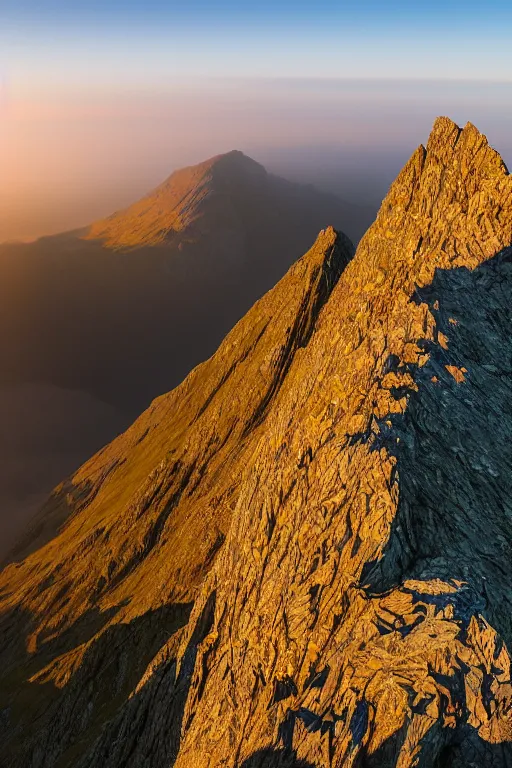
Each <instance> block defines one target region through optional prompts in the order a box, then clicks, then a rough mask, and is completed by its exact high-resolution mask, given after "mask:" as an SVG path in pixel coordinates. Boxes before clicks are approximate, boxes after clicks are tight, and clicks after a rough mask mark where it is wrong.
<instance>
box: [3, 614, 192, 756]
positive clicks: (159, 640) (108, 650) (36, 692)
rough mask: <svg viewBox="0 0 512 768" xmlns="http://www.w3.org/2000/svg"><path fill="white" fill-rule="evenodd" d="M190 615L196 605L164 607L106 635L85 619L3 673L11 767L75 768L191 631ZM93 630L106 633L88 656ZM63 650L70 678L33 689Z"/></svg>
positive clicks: (5, 734) (5, 733)
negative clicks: (167, 648)
mask: <svg viewBox="0 0 512 768" xmlns="http://www.w3.org/2000/svg"><path fill="white" fill-rule="evenodd" d="M190 610H191V604H181V605H180V604H178V605H169V606H164V607H162V608H160V609H158V610H155V611H148V612H147V613H145V614H144V615H142V616H139V617H136V618H135V619H133V620H132V621H130V622H129V623H117V624H113V625H111V626H107V627H106V629H104V630H103V631H102V632H101V625H100V624H99V623H98V621H99V620H100V619H102V615H100V616H98V617H97V619H95V617H94V616H92V617H91V616H87V615H86V616H85V617H84V618H83V619H82V620H81V622H80V626H78V625H77V626H75V627H72V628H71V629H70V630H69V631H68V633H65V634H64V635H63V637H62V638H60V640H59V639H57V640H55V641H53V643H50V644H49V646H50V647H49V648H47V649H45V648H43V650H42V651H41V652H40V653H39V652H38V653H37V654H36V656H35V657H31V656H30V655H28V654H26V656H25V659H24V660H21V661H20V659H19V658H18V660H17V661H16V659H14V660H13V663H12V664H11V665H6V666H4V668H3V669H2V679H1V681H0V692H1V699H2V702H5V708H4V710H3V712H2V717H1V718H0V733H1V738H2V744H3V752H4V756H5V757H6V759H9V761H10V762H9V763H8V764H9V765H10V766H12V768H25V766H26V765H31V766H34V768H53V767H54V766H67V765H73V766H75V765H76V762H77V759H78V758H79V757H80V756H81V755H82V754H84V752H85V751H86V749H87V748H88V746H90V745H91V744H92V743H93V742H94V740H95V739H96V738H97V737H98V735H99V733H100V730H101V728H102V726H103V724H104V723H106V722H107V721H109V720H110V719H111V718H113V717H114V716H115V715H116V714H117V712H118V711H120V709H121V708H122V707H123V706H124V705H125V704H126V702H127V701H128V696H129V694H130V693H131V691H132V690H133V688H134V687H135V686H136V684H137V682H138V681H139V680H140V678H141V676H142V675H143V673H144V671H145V669H146V667H147V665H148V664H149V662H150V661H151V660H152V659H153V658H154V656H155V654H156V653H157V652H158V651H159V649H160V648H161V647H162V646H163V645H164V644H165V643H166V642H167V641H168V640H169V638H172V637H173V636H174V635H175V634H176V633H177V632H178V631H179V630H180V629H181V628H182V627H183V626H185V624H186V623H187V621H188V617H189V615H190ZM94 613H96V614H97V611H96V612H94ZM16 618H17V620H20V621H21V617H19V616H17V617H16ZM107 618H111V616H108V617H107ZM88 621H89V622H90V626H89V624H88V623H87V622H88ZM9 623H10V622H8V621H7V622H6V626H8V625H9ZM12 624H13V625H14V617H12ZM18 626H19V624H18ZM103 626H105V622H103ZM94 630H96V631H98V630H99V631H100V632H101V633H100V634H99V635H98V636H96V637H95V638H94V639H93V640H92V642H91V644H90V645H89V646H88V647H87V648H86V649H85V652H84V653H83V655H82V654H81V653H80V642H83V641H84V637H85V636H86V634H89V637H92V636H93V632H94ZM73 641H74V643H73ZM64 649H66V650H67V652H68V653H69V654H70V655H69V657H68V660H65V661H64V662H63V661H62V660H61V661H60V662H59V669H60V670H66V671H67V670H69V672H68V674H67V677H66V678H64V677H63V675H62V674H61V682H60V683H59V684H58V685H56V684H55V683H54V682H53V679H49V680H48V681H47V682H44V678H43V680H40V681H39V682H38V681H37V680H34V681H33V682H29V678H30V677H31V676H32V675H33V674H35V672H36V671H39V670H41V669H42V668H43V667H44V665H45V664H48V663H49V662H50V660H51V658H55V656H56V655H57V653H58V652H59V656H60V655H61V654H62V653H63V652H65V651H64ZM75 649H76V651H75ZM3 658H5V655H4V654H3ZM35 662H37V664H36V663H35Z"/></svg>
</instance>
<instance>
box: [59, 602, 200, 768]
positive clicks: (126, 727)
mask: <svg viewBox="0 0 512 768" xmlns="http://www.w3.org/2000/svg"><path fill="white" fill-rule="evenodd" d="M214 611H215V593H214V592H213V593H212V594H211V595H210V598H209V599H208V601H207V603H206V605H205V607H204V610H203V612H202V614H201V616H200V618H199V620H198V621H197V623H196V625H195V629H194V632H193V634H192V637H191V639H190V642H189V643H188V645H187V648H186V650H185V652H184V654H183V657H182V659H181V666H180V672H179V674H178V675H177V674H176V671H177V651H178V643H177V642H176V643H175V644H174V647H173V649H172V650H171V651H170V652H169V653H168V654H167V656H164V657H163V658H162V660H161V662H160V663H159V664H158V665H157V666H156V668H155V670H154V671H153V673H152V675H151V676H150V677H149V679H148V681H147V682H146V683H145V685H143V686H142V687H141V688H140V689H139V690H138V691H137V693H136V694H135V695H133V696H132V697H131V698H130V699H128V700H126V701H125V703H124V704H123V706H122V707H120V708H119V710H118V712H117V713H116V715H115V716H114V717H113V718H112V720H110V721H109V722H108V723H106V724H105V725H104V727H103V729H102V732H101V734H100V735H99V737H98V739H97V740H96V742H95V743H94V744H92V745H88V748H87V749H85V748H84V747H83V746H82V749H81V752H80V756H81V759H80V760H79V761H78V762H77V763H76V764H75V763H73V762H69V760H67V761H66V762H64V763H63V766H64V765H70V766H71V765H73V766H74V768H75V765H76V767H77V768H96V766H98V765H101V766H102V768H135V767H136V766H143V765H151V767H152V768H172V766H173V765H174V763H175V761H176V758H177V756H178V751H179V745H180V736H181V730H182V724H183V716H184V711H185V705H186V702H187V697H188V693H189V689H190V685H191V682H192V677H193V673H194V666H195V661H196V655H197V648H198V646H199V644H200V643H201V642H202V641H203V640H204V638H205V637H206V635H207V634H208V633H209V632H210V630H211V627H212V624H213V618H214Z"/></svg>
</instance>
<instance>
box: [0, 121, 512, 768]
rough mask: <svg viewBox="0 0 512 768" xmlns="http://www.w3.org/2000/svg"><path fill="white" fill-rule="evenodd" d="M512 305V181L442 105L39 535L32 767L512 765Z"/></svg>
mask: <svg viewBox="0 0 512 768" xmlns="http://www.w3.org/2000/svg"><path fill="white" fill-rule="evenodd" d="M145 232H147V230H146V229H145ZM109 236H110V235H109ZM145 236H146V235H145ZM511 303H512V177H511V176H510V175H509V174H508V171H507V169H506V167H505V165H504V163H503V162H502V160H501V158H500V156H499V155H498V154H497V153H496V152H495V151H494V150H493V149H491V147H489V145H488V143H487V140H486V138H485V137H484V136H483V135H482V134H480V133H479V132H478V131H477V129H476V128H475V127H474V126H472V125H471V124H468V125H467V126H466V127H465V128H464V129H463V130H461V129H460V128H459V127H458V126H456V125H455V124H454V123H453V122H451V121H450V120H448V119H447V118H440V119H438V120H437V121H436V123H435V125H434V128H433V130H432V133H431V135H430V138H429V141H428V143H427V145H426V146H425V147H424V146H419V147H418V149H417V150H416V151H415V152H414V154H413V155H412V157H411V159H410V160H409V162H408V163H407V164H406V166H405V167H404V169H403V170H402V172H401V173H400V175H399V176H398V178H397V179H396V181H395V182H394V184H393V185H392V187H391V189H390V191H389V193H388V195H387V196H386V198H385V199H384V201H383V203H382V206H381V208H380V210H379V213H378V216H377V219H376V221H375V223H374V224H373V225H372V226H371V228H370V229H369V230H368V232H367V234H366V235H365V236H364V238H363V239H362V241H361V243H360V244H359V247H358V248H357V251H356V253H355V255H354V254H353V249H352V246H351V244H350V242H349V241H348V239H347V238H346V237H344V236H343V235H342V234H339V233H337V232H335V231H334V230H333V229H332V228H327V229H326V230H324V231H322V232H321V233H320V235H319V237H318V239H317V240H316V242H315V245H314V246H313V248H311V249H310V250H309V251H308V252H307V253H306V254H305V255H304V256H303V257H302V258H301V259H299V261H297V263H296V264H294V265H293V266H292V267H291V269H290V270H289V271H288V272H287V274H286V275H285V276H284V277H283V278H282V279H281V281H280V282H279V283H278V284H277V285H276V286H275V287H274V288H273V289H272V290H271V291H269V292H268V293H267V294H266V295H265V296H264V297H263V298H262V299H260V300H259V301H258V302H257V303H256V304H255V305H254V306H253V307H252V308H251V309H250V311H249V312H248V313H247V314H246V315H245V316H244V317H243V318H242V319H241V320H240V322H238V323H237V325H236V326H235V327H234V328H233V329H232V331H231V332H230V333H229V334H228V335H227V336H226V338H225V339H224V341H223V342H222V344H221V345H220V347H219V348H218V350H217V351H216V353H215V354H214V355H213V356H212V357H211V358H209V359H208V360H207V361H206V362H205V363H203V364H202V365H200V366H198V367H197V368H195V369H194V370H193V371H192V372H191V373H190V374H189V375H188V376H187V378H186V379H185V380H184V381H183V383H182V384H181V385H180V386H179V387H177V388H176V389H175V390H173V391H172V392H170V393H169V394H167V395H164V396H162V397H160V398H158V399H157V400H155V401H154V402H153V403H152V405H151V406H150V407H149V408H148V409H147V410H146V411H145V412H144V413H143V414H142V415H141V416H140V417H139V418H138V419H137V421H136V422H135V423H134V424H133V425H132V426H131V427H130V428H129V429H128V430H127V431H126V432H125V433H124V434H123V435H121V436H119V437H118V438H117V439H116V440H115V441H113V442H112V443H111V444H110V445H109V446H107V447H105V448H104V449H103V450H102V451H100V452H99V453H98V454H96V455H95V456H94V457H93V458H92V459H90V461H88V462H87V463H86V464H84V466H83V467H82V468H81V469H79V470H78V471H77V472H76V473H75V474H74V475H73V476H72V477H70V478H68V479H67V480H66V481H65V482H64V483H62V484H61V485H60V486H59V487H57V488H56V489H55V491H54V493H53V495H52V497H51V498H50V499H49V500H48V502H47V503H46V505H45V506H44V507H43V509H42V510H41V512H40V514H39V516H38V518H37V520H36V521H35V524H34V525H33V527H32V528H31V529H30V530H29V531H27V535H26V537H25V539H24V541H23V542H21V544H20V546H19V547H18V549H17V551H16V552H15V553H14V554H13V557H14V559H15V560H16V562H14V563H12V564H11V565H10V566H8V567H7V568H6V569H5V570H4V571H3V572H2V573H1V574H0V617H1V618H0V636H1V638H2V640H1V645H0V697H1V700H2V702H3V704H2V707H3V709H2V712H1V717H0V729H3V730H2V734H1V739H2V749H3V756H4V759H5V760H6V761H7V764H8V765H9V768H26V766H31V767H32V768H54V766H58V768H172V767H174V768H219V767H220V766H223V768H299V767H300V768H334V767H336V768H415V767H416V768H420V767H421V768H445V767H447V766H450V768H469V767H470V766H478V767H479V768H480V767H481V768H508V767H509V766H510V765H512V726H511V712H512V682H511V667H512V659H511V655H510V653H511V651H512V569H511V567H510V556H511V552H512V475H511V472H510V469H511V467H512V441H511V440H510V437H511V433H512V409H511V403H512V377H511V370H512V368H511V366H512V337H511V334H510V306H511Z"/></svg>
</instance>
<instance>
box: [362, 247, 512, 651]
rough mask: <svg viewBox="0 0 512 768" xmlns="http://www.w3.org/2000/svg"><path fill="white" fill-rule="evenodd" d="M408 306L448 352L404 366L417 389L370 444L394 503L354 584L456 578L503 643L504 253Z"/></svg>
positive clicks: (511, 452) (509, 346)
mask: <svg viewBox="0 0 512 768" xmlns="http://www.w3.org/2000/svg"><path fill="white" fill-rule="evenodd" d="M417 300H418V301H422V302H427V303H428V305H429V307H430V310H431V312H432V313H433V315H434V317H435V319H436V325H437V332H440V333H442V334H444V335H445V336H446V337H447V339H448V342H447V348H446V349H445V348H443V346H441V344H439V343H429V342H426V343H425V347H426V349H427V351H428V352H429V353H430V359H429V361H428V362H427V364H426V365H425V366H424V367H422V368H415V369H414V370H413V369H412V367H409V370H410V371H411V373H412V374H413V376H414V378H415V381H416V383H417V384H418V392H412V391H411V392H410V394H409V403H408V407H407V410H406V412H405V414H404V415H403V416H397V415H394V416H391V417H386V418H391V421H392V427H391V428H387V427H386V425H385V423H381V424H380V425H379V426H380V429H381V434H380V435H379V437H378V438H377V445H376V446H375V447H379V448H380V447H381V446H383V445H384V446H385V447H386V448H387V449H388V450H389V452H390V453H393V454H395V455H396V456H397V458H398V477H399V490H400V497H399V505H398V512H397V515H396V518H395V520H394V522H393V526H392V532H391V536H390V539H389V542H388V544H387V547H386V549H385V553H384V557H383V558H382V559H381V560H380V561H379V562H377V563H370V564H368V566H367V568H366V569H365V572H364V574H363V577H362V583H363V584H368V585H369V589H370V590H371V591H372V592H383V591H386V590H387V589H390V588H391V587H393V586H396V585H397V584H401V583H402V582H403V581H404V580H405V579H408V578H409V579H410V578H413V579H425V580H426V579H432V578H436V577H437V578H440V579H460V580H461V581H464V582H467V584H468V587H467V595H466V597H467V600H466V603H467V604H466V605H465V607H464V609H463V610H464V613H465V614H467V616H469V615H471V614H472V613H480V614H482V615H484V616H485V618H486V619H487V620H488V621H489V622H490V623H491V625H492V626H493V627H494V628H495V629H496V630H497V631H498V632H499V633H500V634H501V636H502V637H503V638H504V639H505V641H506V642H507V644H509V645H510V647H512V611H511V610H510V609H511V607H512V606H511V601H512V569H511V568H510V561H511V556H512V472H511V471H510V468H511V467H512V440H511V439H510V437H511V432H512V334H511V333H510V317H511V315H510V306H511V302H512V248H509V249H506V250H505V251H503V252H501V253H500V254H498V255H497V256H495V257H494V258H493V259H491V260H489V261H487V262H485V263H484V264H482V265H481V266H480V267H478V268H477V269H475V270H474V271H469V270H467V269H464V268H459V269H454V270H438V271H437V272H436V275H435V278H434V280H433V282H432V284H431V285H430V286H427V287H426V288H423V289H421V290H420V289H418V291H417ZM440 338H441V341H442V337H440ZM446 366H450V367H451V368H450V370H449V369H448V368H447V367H446ZM383 422H385V420H383ZM397 438H400V441H399V442H398V443H397Z"/></svg>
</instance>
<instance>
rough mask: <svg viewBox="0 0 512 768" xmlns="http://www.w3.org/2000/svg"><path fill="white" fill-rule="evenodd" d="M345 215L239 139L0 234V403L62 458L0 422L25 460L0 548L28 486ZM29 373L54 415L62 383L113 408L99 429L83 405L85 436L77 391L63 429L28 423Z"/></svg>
mask: <svg viewBox="0 0 512 768" xmlns="http://www.w3.org/2000/svg"><path fill="white" fill-rule="evenodd" d="M345 219H346V214H345V208H344V205H343V204H342V203H340V202H339V201H338V200H337V199H336V198H335V197H333V196H331V195H324V194H322V193H320V192H318V191H316V190H314V189H313V188H309V187H303V186H300V185H298V184H292V183H290V182H286V181H285V180H283V179H279V178H277V177H274V176H271V175H269V174H267V173H266V171H265V169H264V168H263V167H262V166H261V165H259V164H258V163H256V162H254V161H253V160H251V159H250V158H248V157H246V156H245V155H243V154H242V153H241V152H230V153H228V154H227V155H221V156H219V157H215V158H212V159H211V160H208V161H207V162H205V163H202V164H201V165H199V166H194V167H192V168H186V169H183V170H181V171H178V172H176V173H174V174H173V175H172V176H171V177H170V178H169V179H168V180H167V181H166V182H164V184H162V185H161V186H160V187H159V188H158V189H157V190H155V191H154V192H153V193H151V194H149V195H148V196H147V197H145V198H144V199H143V200H141V201H139V202H138V203H135V204H134V205H133V206H131V207H130V208H128V209H127V210H126V211H124V212H121V213H118V214H114V215H113V216H112V217H110V218H109V219H108V220H106V221H105V222H98V223H96V224H94V225H92V227H90V228H89V229H88V230H84V231H80V232H75V233H73V232H72V233H64V234H62V235H59V236H55V237H49V238H42V239H41V240H39V241H38V242H36V243H32V244H25V245H17V246H3V247H0V276H1V280H0V356H1V358H2V366H1V369H0V411H1V410H2V409H6V408H8V407H9V402H10V400H9V398H10V397H11V395H10V394H2V392H4V393H5V392H6V391H8V392H10V393H15V391H16V388H18V387H20V388H21V393H25V395H26V397H25V400H24V403H25V412H24V424H25V425H26V427H25V426H24V424H20V427H19V429H20V430H21V431H23V430H24V429H28V428H29V426H30V427H31V428H32V435H33V442H34V443H35V444H40V445H41V444H45V445H47V446H48V447H50V446H51V451H52V453H53V455H54V457H55V458H56V459H57V457H58V456H61V457H62V461H61V462H60V465H59V464H58V463H57V464H55V463H52V465H51V466H50V465H49V464H48V461H47V458H46V456H45V453H46V451H45V450H42V451H40V454H39V461H38V459H37V456H36V455H35V454H34V452H33V451H28V453H27V451H26V450H25V451H24V450H22V448H21V446H19V447H18V448H19V449H18V450H16V437H15V435H10V434H9V436H8V440H7V442H8V444H9V445H8V448H7V449H6V450H5V451H2V447H1V446H0V460H2V461H3V462H4V463H7V462H9V463H10V464H11V465H12V464H14V465H16V466H22V465H23V462H26V463H25V466H26V470H27V472H29V471H30V473H31V480H30V483H27V485H29V484H30V485H31V487H32V488H33V492H32V491H31V493H30V498H29V496H27V495H25V499H26V507H24V502H23V499H21V500H20V495H19V493H10V492H9V488H8V485H7V484H4V485H3V486H0V501H1V502H2V503H1V506H0V541H1V540H2V539H3V540H4V544H0V559H1V557H2V556H3V554H5V548H6V546H7V539H8V536H7V528H9V538H10V537H11V534H12V535H14V533H15V532H16V529H17V528H18V529H19V527H20V525H21V524H22V521H23V520H24V519H26V516H27V514H29V509H31V508H32V498H33V496H34V494H35V495H36V496H41V495H45V494H46V495H47V494H48V493H49V492H50V490H51V488H52V487H53V485H54V484H55V481H56V478H59V479H61V478H62V477H64V476H65V475H66V474H68V473H69V471H70V470H71V469H74V468H76V466H78V465H79V464H80V463H81V462H82V461H84V460H85V459H86V458H87V457H88V456H90V454H91V452H93V451H95V450H98V449H99V448H100V447H101V446H102V445H104V444H105V442H108V441H109V440H111V439H113V438H114V437H115V435H116V434H117V433H118V432H119V430H120V429H121V428H126V427H127V426H128V425H129V424H130V423H131V421H132V420H133V419H134V418H135V417H136V416H138V414H139V413H140V412H141V411H142V410H143V409H144V408H146V407H147V406H148V405H149V403H150V402H151V400H152V399H153V398H154V397H156V396H157V395H160V394H161V393H162V392H166V391H168V390H169V389H171V388H172V387H173V386H175V385H176V384H178V383H179V381H181V380H182V379H183V378H184V377H185V376H186V374H187V373H188V372H189V371H190V370H191V369H192V368H193V367H194V365H196V364H198V363H199V362H201V361H203V360H204V359H206V358H207V357H208V356H209V355H211V354H212V353H213V352H214V350H215V349H216V347H217V346H218V344H219V343H220V341H221V340H222V338H223V337H224V336H225V334H226V333H228V331H229V330H230V329H231V328H232V327H233V325H234V324H235V323H236V322H237V320H238V319H239V318H240V317H241V316H242V315H243V314H244V313H245V312H246V311H247V310H248V309H249V307H250V306H251V305H252V304H253V303H254V301H256V300H257V299H258V298H259V297H260V296H261V295H263V293H265V291H266V290H268V289H269V288H271V287H272V286H273V285H274V284H275V283H276V281H277V280H278V279H280V277H281V276H282V275H283V274H284V273H285V271H286V270H287V269H288V267H289V266H290V265H291V264H292V263H293V262H294V261H295V260H296V259H297V258H298V257H299V256H301V255H302V254H303V253H304V252H305V251H306V250H307V249H308V248H309V247H310V246H311V244H312V243H313V242H314V239H315V238H316V235H317V234H318V231H319V229H320V228H321V227H324V226H327V225H330V224H336V225H339V224H341V223H343V222H344V220H345ZM34 386H35V387H43V388H44V387H47V386H51V387H52V388H53V392H54V400H53V402H52V408H53V411H54V413H55V415H56V419H57V422H58V421H59V417H58V411H59V404H58V395H59V393H61V394H62V397H63V401H62V410H63V411H64V410H65V409H67V408H68V406H69V400H70V398H71V397H72V395H69V394H66V391H68V390H79V391H80V392H82V393H85V395H83V396H84V397H86V398H87V397H88V398H92V399H93V400H94V401H95V402H97V404H98V410H97V414H99V412H100V411H101V409H102V408H105V407H106V406H105V403H107V404H109V405H110V407H111V408H113V409H114V411H115V413H116V414H117V415H116V419H115V420H114V422H112V426H111V427H110V429H107V425H108V423H109V422H110V420H109V421H106V420H105V421H104V422H103V423H102V422H100V421H99V420H98V419H97V418H95V417H94V416H93V415H92V413H91V416H93V418H92V419H91V425H92V424H94V423H96V424H97V427H96V435H94V434H90V435H89V436H88V437H87V438H85V437H84V435H83V434H82V433H81V432H80V430H77V429H76V424H77V422H79V421H80V418H81V416H80V412H81V401H80V396H79V395H77V396H76V407H77V413H76V415H75V416H71V418H70V419H69V420H68V425H69V426H68V429H67V431H66V430H65V429H64V431H63V429H62V428H60V427H59V426H58V425H57V423H56V426H55V428H52V427H51V425H49V426H50V428H49V429H48V428H47V425H48V420H47V421H46V422H45V423H44V424H41V423H40V422H41V419H40V418H39V416H38V413H39V410H38V409H39V404H38V400H37V397H36V398H30V394H29V393H30V391H31V390H30V387H34ZM32 391H35V390H32ZM21 393H20V397H21ZM98 401H99V402H98ZM68 412H69V411H68ZM60 421H61V423H62V420H60ZM45 430H46V431H45ZM59 439H60V442H59ZM65 453H67V454H68V455H69V454H72V456H73V457H74V458H73V461H72V463H70V461H69V459H68V458H66V456H65ZM29 459H30V466H31V467H35V471H32V470H31V469H29ZM34 462H35V464H34ZM36 465H37V466H36ZM54 468H55V471H54ZM36 476H38V477H39V478H40V480H39V482H38V483H36ZM0 482H1V477H0Z"/></svg>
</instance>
